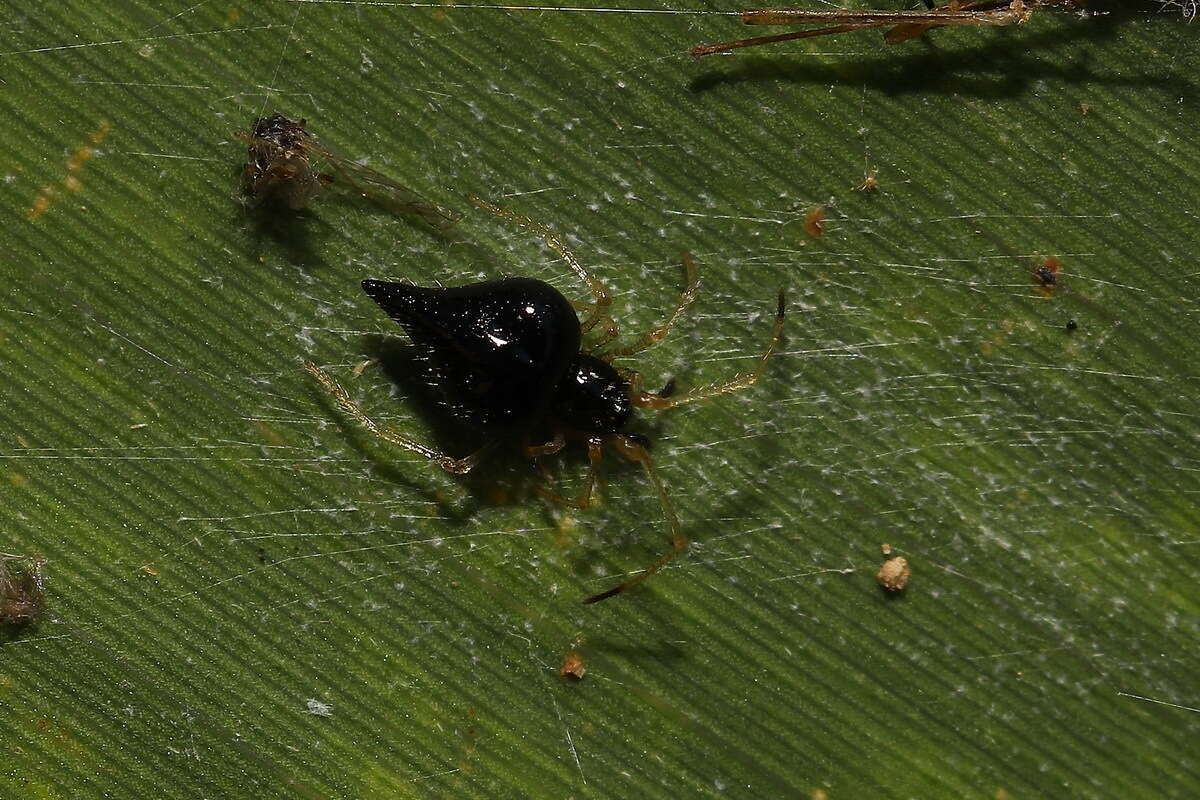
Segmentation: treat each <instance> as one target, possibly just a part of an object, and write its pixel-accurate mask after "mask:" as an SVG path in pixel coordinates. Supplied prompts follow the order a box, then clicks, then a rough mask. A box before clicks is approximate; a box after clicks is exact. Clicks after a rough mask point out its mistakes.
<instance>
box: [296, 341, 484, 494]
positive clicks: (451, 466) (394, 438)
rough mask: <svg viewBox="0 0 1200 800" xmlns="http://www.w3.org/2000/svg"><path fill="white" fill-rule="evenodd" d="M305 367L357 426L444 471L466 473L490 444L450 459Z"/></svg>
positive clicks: (320, 372)
mask: <svg viewBox="0 0 1200 800" xmlns="http://www.w3.org/2000/svg"><path fill="white" fill-rule="evenodd" d="M304 368H305V369H306V370H308V373H309V374H310V375H312V376H313V377H314V378H316V379H317V381H318V382H319V383H320V384H321V385H322V386H324V387H325V390H326V391H327V392H329V393H330V394H331V395H333V399H334V400H336V401H337V404H338V406H339V407H340V408H341V409H342V411H344V412H345V413H346V414H348V415H349V416H351V417H353V418H354V419H355V420H356V421H357V422H358V424H359V425H362V426H363V427H364V428H366V429H367V430H368V431H370V432H371V433H372V434H374V435H375V436H378V437H379V438H380V439H383V440H384V441H385V442H389V443H391V444H394V445H397V446H398V447H403V448H404V449H405V450H408V451H409V452H412V453H416V454H417V455H419V456H422V457H424V458H427V459H429V460H430V461H432V462H433V463H435V464H437V465H438V466H439V467H441V468H442V469H444V470H446V471H447V472H453V473H455V474H456V475H466V474H467V473H468V472H470V471H471V470H472V469H474V468H475V467H476V465H477V464H478V463H479V460H480V459H481V458H482V457H483V456H484V454H485V453H486V452H487V451H488V450H489V449H490V448H491V445H485V446H484V447H482V448H480V449H479V450H476V451H475V452H474V453H472V454H471V455H469V456H467V457H466V458H453V457H452V456H448V455H446V454H445V453H442V452H440V451H438V450H436V449H434V448H432V447H429V446H428V445H424V444H421V443H420V442H418V441H416V440H415V439H410V438H409V437H407V436H405V435H404V434H402V433H400V432H399V431H397V430H396V429H394V428H390V427H388V426H386V425H380V424H379V423H377V422H375V420H373V419H371V418H370V417H368V416H367V415H366V414H365V413H364V412H363V410H362V409H361V408H360V407H359V405H358V403H356V402H354V400H353V399H352V398H351V397H350V395H349V393H347V392H346V390H345V389H343V388H342V387H341V385H340V384H339V383H338V382H337V381H335V380H334V379H333V378H331V377H330V376H329V375H328V374H326V372H325V371H324V370H323V369H321V368H320V367H318V366H317V365H316V364H313V363H311V362H308V361H305V362H304Z"/></svg>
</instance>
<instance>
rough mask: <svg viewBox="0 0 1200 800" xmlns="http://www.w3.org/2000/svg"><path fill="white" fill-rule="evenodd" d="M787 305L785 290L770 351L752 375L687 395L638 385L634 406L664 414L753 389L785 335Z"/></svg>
mask: <svg viewBox="0 0 1200 800" xmlns="http://www.w3.org/2000/svg"><path fill="white" fill-rule="evenodd" d="M786 306H787V297H786V295H785V294H784V291H783V290H782V289H780V290H779V303H778V305H777V306H776V309H775V324H774V325H773V326H772V328H771V342H770V344H768V345H767V349H766V350H765V351H764V352H763V354H762V355H761V356H760V357H759V360H758V366H757V367H755V368H754V369H752V370H750V371H749V372H743V373H740V374H738V375H735V376H734V377H733V378H731V379H730V380H728V381H723V382H721V383H714V384H710V385H709V386H705V387H702V388H700V389H693V390H692V391H690V392H687V393H686V394H682V395H678V396H672V397H666V396H664V395H663V394H662V393H658V394H652V393H649V392H643V391H641V389H640V388H639V386H638V385H636V384H635V385H634V386H633V404H634V405H635V406H639V407H641V408H650V409H654V410H656V411H663V410H666V409H668V408H674V407H675V406H682V405H686V404H688V403H695V402H698V401H700V400H708V399H709V398H711V397H719V396H720V395H723V394H729V393H731V392H736V391H739V390H741V389H745V388H748V387H750V386H753V385H754V383H755V382H756V381H757V380H758V379H759V377H760V376H761V375H762V374H763V371H764V370H765V369H766V368H767V362H768V361H770V360H771V356H773V355H774V354H775V348H776V347H778V346H779V338H780V336H781V335H782V334H783V315H784V310H785V308H786Z"/></svg>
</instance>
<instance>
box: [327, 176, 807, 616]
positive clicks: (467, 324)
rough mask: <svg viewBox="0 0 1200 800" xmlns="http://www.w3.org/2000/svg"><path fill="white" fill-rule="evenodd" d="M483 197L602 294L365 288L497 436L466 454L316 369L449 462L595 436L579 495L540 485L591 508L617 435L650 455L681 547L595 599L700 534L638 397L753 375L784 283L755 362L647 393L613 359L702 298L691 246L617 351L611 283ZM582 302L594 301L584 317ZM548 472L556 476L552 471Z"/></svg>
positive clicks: (350, 407) (495, 283)
mask: <svg viewBox="0 0 1200 800" xmlns="http://www.w3.org/2000/svg"><path fill="white" fill-rule="evenodd" d="M472 202H474V203H475V204H476V205H478V206H479V207H481V208H483V209H485V210H487V211H489V212H491V213H493V214H496V215H497V216H500V217H502V218H504V219H507V220H509V221H511V222H514V223H516V224H518V225H520V226H521V227H523V228H525V229H527V230H530V231H533V232H535V233H538V234H539V235H541V236H542V238H543V239H544V240H545V241H546V243H547V244H548V245H549V246H550V247H551V248H552V249H554V250H555V251H556V252H557V253H558V254H559V255H560V256H562V258H563V259H564V260H565V261H566V262H567V263H568V264H569V265H570V266H571V268H572V269H573V270H574V272H575V273H576V275H578V276H579V277H580V278H581V279H582V280H583V282H584V283H585V284H586V285H587V286H588V288H589V289H590V290H591V292H592V295H593V298H594V300H593V302H591V303H572V302H571V301H569V300H567V299H566V298H565V297H563V295H562V294H561V293H560V292H559V291H558V290H557V289H555V288H554V287H553V286H551V285H550V284H548V283H545V282H543V281H539V280H534V279H532V278H501V279H499V280H492V281H485V282H483V283H473V284H469V285H466V286H459V287H454V288H429V287H421V286H414V285H412V284H409V283H391V282H387V281H376V280H367V281H363V284H362V287H363V291H365V292H366V293H367V295H368V296H369V297H370V298H371V299H372V300H374V301H375V302H376V303H378V304H379V306H380V307H381V308H382V309H383V310H384V311H386V312H387V314H388V316H390V317H391V318H392V319H394V320H395V321H396V322H398V323H399V324H400V325H401V326H402V327H403V328H404V330H405V331H406V332H407V333H408V336H409V338H410V339H411V340H412V341H413V343H414V344H415V345H416V346H417V347H418V348H419V349H420V350H421V351H422V353H423V356H424V360H425V363H426V365H427V367H426V368H427V375H426V376H425V377H426V379H427V380H428V381H429V382H431V383H432V384H434V385H436V386H437V388H438V389H440V391H441V395H442V398H443V403H444V405H445V406H446V407H447V408H448V409H449V410H450V412H451V413H452V414H453V415H454V416H455V417H456V418H458V419H461V420H464V421H468V422H471V423H475V424H477V425H479V426H481V427H482V428H484V429H486V430H487V431H489V432H491V433H493V434H495V436H494V438H493V439H492V441H491V442H490V443H489V444H487V445H485V446H484V447H482V448H481V449H479V450H477V451H476V452H475V453H473V454H471V455H469V456H467V457H466V458H461V459H460V458H453V457H451V456H448V455H446V454H444V453H441V452H439V451H438V450H436V449H434V448H432V447H429V446H427V445H424V444H421V443H420V442H417V441H414V440H413V439H411V438H409V437H407V436H405V435H403V434H401V433H399V432H398V431H396V430H394V429H391V428H388V427H385V426H381V425H379V424H377V423H376V422H374V421H373V420H371V419H370V418H369V417H367V416H366V414H364V413H363V411H362V409H360V408H359V407H358V405H357V404H356V403H355V402H354V401H353V400H352V399H351V398H350V396H349V395H348V394H347V393H346V391H345V389H343V388H342V387H341V386H340V385H338V383H337V382H336V381H335V380H334V379H333V378H331V377H330V376H329V375H327V374H326V373H325V372H324V371H323V370H321V369H320V368H319V367H317V366H316V365H314V364H306V368H307V369H308V371H309V372H310V373H312V375H313V376H314V377H315V378H316V379H317V380H318V381H320V382H321V384H322V385H323V386H324V387H325V388H326V389H327V390H328V391H329V392H330V393H331V394H332V395H333V396H334V397H335V398H336V400H337V402H338V405H339V406H340V407H341V408H342V410H343V411H345V412H346V413H347V414H349V415H350V416H352V417H354V418H355V419H356V420H357V421H358V422H359V423H360V424H361V425H363V427H365V428H366V429H367V430H369V431H370V432H371V433H373V434H375V435H376V436H379V437H380V438H382V439H384V440H386V441H388V442H391V443H393V444H396V445H399V446H400V447H403V448H405V449H407V450H410V451H412V452H414V453H418V454H419V455H421V456H424V457H425V458H427V459H429V460H430V461H433V462H435V463H436V464H438V465H439V466H441V467H442V468H443V469H445V470H447V471H448V472H454V473H459V474H464V473H467V472H469V471H471V470H472V469H473V468H474V467H475V466H476V465H477V464H478V463H479V461H480V460H481V458H482V457H483V456H484V455H485V454H486V453H487V452H488V451H490V450H491V449H492V448H493V447H494V446H495V445H496V444H497V443H499V442H500V441H516V442H517V443H519V444H520V446H521V447H522V448H523V450H524V453H525V455H526V456H528V457H529V458H531V459H534V461H535V464H537V459H538V458H539V457H541V456H547V455H552V454H554V453H557V452H559V451H560V450H562V449H563V447H564V446H565V445H566V442H567V441H568V440H572V441H582V442H584V443H585V444H586V445H587V448H588V461H589V464H590V468H589V472H588V477H587V480H586V482H585V485H584V488H583V491H582V492H581V494H580V496H579V497H578V498H574V499H572V498H568V497H563V496H562V495H560V494H557V493H555V492H553V491H550V490H549V489H546V488H544V487H538V492H539V493H540V494H541V495H542V496H543V497H545V498H547V499H549V500H551V501H553V502H556V503H560V504H562V505H567V506H571V507H573V508H579V509H584V508H588V507H589V506H590V505H591V504H592V500H593V496H594V493H595V488H596V482H597V472H596V471H597V465H598V464H599V462H600V459H601V457H602V455H603V451H604V448H605V446H609V447H612V448H613V449H614V450H616V451H617V452H618V453H620V454H621V455H622V456H624V457H625V458H627V459H629V460H630V461H633V462H635V463H638V464H641V465H642V468H643V469H644V470H645V473H646V477H647V479H648V480H649V482H650V485H651V486H653V487H654V490H655V493H656V494H657V495H658V498H659V501H660V503H661V505H662V508H663V516H664V517H665V519H666V524H667V533H668V536H669V538H670V543H671V546H670V550H668V551H667V553H666V554H665V555H663V556H662V557H661V558H660V559H659V560H658V561H656V562H655V563H654V564H652V565H651V566H650V567H649V568H647V569H645V570H643V571H642V572H640V573H638V574H637V575H636V576H635V577H633V578H630V579H629V580H627V581H625V582H623V583H621V584H619V585H617V586H615V587H613V588H611V589H608V590H607V591H604V592H601V593H600V594H597V595H594V596H592V597H589V598H587V599H586V600H585V601H584V602H585V603H594V602H597V601H599V600H604V599H606V598H608V597H612V596H614V595H617V594H620V593H621V592H624V591H626V590H628V589H631V588H633V587H634V586H636V585H638V584H639V583H641V582H642V581H644V580H645V579H646V578H648V577H649V576H651V575H653V574H654V573H655V572H658V571H659V570H660V569H662V568H663V567H664V566H665V565H666V564H667V563H668V562H669V561H670V560H671V559H673V558H674V557H675V556H677V555H678V554H679V553H681V552H682V551H683V550H684V549H686V548H687V545H688V540H687V537H686V536H684V534H683V532H682V531H681V530H680V525H679V518H678V516H677V515H676V513H675V508H674V506H673V504H672V503H671V500H670V497H669V495H668V494H667V490H666V487H665V486H664V485H663V483H662V480H661V479H660V478H659V476H658V473H657V472H656V471H655V469H654V462H653V460H652V459H651V457H650V454H649V452H648V451H647V449H646V447H645V445H644V444H643V442H642V440H641V439H640V437H637V436H635V435H631V434H628V433H625V432H624V430H625V428H626V426H627V425H628V423H629V422H630V419H631V417H632V414H633V410H634V408H648V409H656V410H663V409H668V408H674V407H675V406H680V405H684V404H687V403H694V402H696V401H699V400H705V399H708V398H711V397H717V396H719V395H723V394H728V393H730V392H734V391H737V390H739V389H744V388H746V387H748V386H751V385H752V384H753V383H754V382H755V381H756V380H758V377H759V376H760V375H761V374H762V372H763V370H764V368H765V367H766V365H767V361H768V360H769V359H770V358H771V355H772V354H773V353H774V351H775V348H776V346H777V345H778V343H779V338H780V335H781V333H782V330H783V317H784V305H785V303H784V293H783V291H782V290H781V291H780V292H779V299H778V306H777V308H776V312H775V321H774V327H773V328H772V332H771V341H770V344H769V345H768V346H767V349H766V350H765V351H764V352H763V354H762V355H761V356H760V357H759V362H758V365H757V366H756V367H755V368H754V369H753V370H751V371H749V372H744V373H741V374H739V375H737V376H735V377H734V378H732V379H731V380H728V381H724V382H721V383H716V384H712V385H710V386H706V387H703V388H700V389H696V390H694V391H692V392H689V393H687V394H683V395H679V396H674V395H673V391H674V382H673V381H671V382H670V383H668V385H667V388H666V389H664V390H663V391H661V392H646V391H643V390H642V386H641V383H642V382H641V376H640V375H639V374H638V373H637V372H635V371H633V370H631V369H626V368H623V367H617V366H613V363H612V362H613V361H614V360H616V359H618V358H624V357H626V356H630V355H633V354H634V353H637V352H640V351H642V350H645V349H646V348H648V347H650V346H652V345H654V344H657V343H658V342H660V341H662V340H663V339H664V338H665V337H666V336H667V333H668V332H669V331H670V330H671V327H672V326H673V325H674V324H675V323H676V322H677V321H678V320H679V318H680V317H681V316H682V315H683V313H684V312H685V311H686V310H687V308H688V306H690V305H691V304H692V302H693V301H694V300H695V299H696V294H697V291H698V288H699V284H698V282H697V279H696V268H695V264H694V263H693V261H692V258H691V256H690V255H688V254H687V253H684V255H683V266H684V269H685V271H686V273H687V287H686V288H685V289H684V291H683V294H682V295H681V296H680V299H679V303H678V305H677V306H676V307H675V310H674V312H673V313H672V314H671V316H670V317H669V318H667V320H666V321H664V322H663V323H662V324H661V325H660V326H658V327H656V328H652V329H651V330H650V331H649V332H647V333H646V334H645V335H643V336H642V337H641V338H640V339H639V340H638V341H637V342H635V343H634V344H632V345H628V346H625V347H614V348H611V349H607V350H605V349H604V348H605V347H606V346H607V345H608V344H609V343H610V342H612V340H613V339H615V338H616V336H617V326H616V324H615V323H614V322H613V320H612V318H611V317H610V316H609V315H608V307H609V305H610V304H611V295H610V294H609V293H608V291H607V289H606V288H605V287H604V285H603V284H602V283H601V282H600V281H599V280H598V279H597V278H595V277H594V276H593V275H592V274H591V273H590V272H589V271H588V270H587V269H585V268H584V267H583V266H582V265H581V264H580V263H579V261H578V260H577V259H576V258H575V256H574V255H572V254H571V252H570V251H569V250H567V248H566V247H565V246H564V245H563V243H562V242H561V241H560V240H559V238H558V237H557V236H556V235H555V234H554V233H553V232H552V231H550V230H549V229H547V228H545V227H543V226H540V225H538V224H536V223H534V222H532V221H531V220H528V219H526V218H524V217H521V216H518V215H516V214H514V213H512V212H510V211H505V210H503V209H500V208H497V207H495V206H493V205H491V204H490V203H486V202H484V201H482V200H478V199H476V198H472ZM577 311H583V312H586V314H585V317H584V319H583V320H582V321H581V320H580V318H579V316H578V314H577V313H576V312H577ZM593 329H598V330H600V331H602V333H601V335H600V337H599V339H600V341H599V342H598V343H597V344H595V345H593V346H592V347H590V348H589V351H588V352H583V351H582V350H581V347H582V342H583V334H584V333H586V332H588V331H590V330H593ZM538 466H539V468H540V465H538ZM542 475H543V477H546V473H545V471H544V470H543V471H542Z"/></svg>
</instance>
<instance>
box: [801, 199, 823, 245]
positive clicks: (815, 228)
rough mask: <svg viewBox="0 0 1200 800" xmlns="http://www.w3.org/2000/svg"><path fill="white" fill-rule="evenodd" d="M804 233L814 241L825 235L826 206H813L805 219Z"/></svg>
mask: <svg viewBox="0 0 1200 800" xmlns="http://www.w3.org/2000/svg"><path fill="white" fill-rule="evenodd" d="M804 232H805V233H807V234H808V235H809V236H811V237H812V238H814V239H820V238H821V237H822V236H824V235H825V206H813V207H812V208H810V209H809V210H808V215H807V216H805V217H804Z"/></svg>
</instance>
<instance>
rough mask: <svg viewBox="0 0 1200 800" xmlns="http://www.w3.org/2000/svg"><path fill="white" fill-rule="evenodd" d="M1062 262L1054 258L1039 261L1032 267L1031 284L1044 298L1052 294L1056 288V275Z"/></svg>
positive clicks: (1049, 257) (1048, 257)
mask: <svg viewBox="0 0 1200 800" xmlns="http://www.w3.org/2000/svg"><path fill="white" fill-rule="evenodd" d="M1060 269H1062V262H1061V261H1059V260H1058V259H1057V258H1056V257H1054V256H1047V257H1046V258H1042V259H1039V260H1038V262H1037V263H1036V264H1034V267H1033V282H1034V284H1035V285H1036V286H1037V287H1038V289H1039V290H1040V291H1041V293H1042V294H1044V295H1045V296H1046V297H1050V296H1052V295H1053V294H1054V290H1055V289H1056V288H1057V287H1058V273H1059V270H1060Z"/></svg>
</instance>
